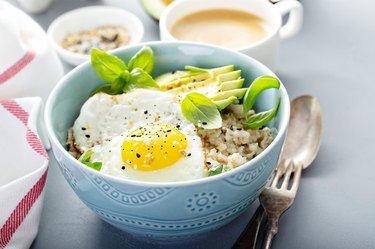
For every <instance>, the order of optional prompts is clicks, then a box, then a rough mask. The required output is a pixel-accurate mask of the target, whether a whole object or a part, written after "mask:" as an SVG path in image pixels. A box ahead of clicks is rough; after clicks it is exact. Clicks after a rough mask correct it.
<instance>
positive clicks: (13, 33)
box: [0, 0, 64, 101]
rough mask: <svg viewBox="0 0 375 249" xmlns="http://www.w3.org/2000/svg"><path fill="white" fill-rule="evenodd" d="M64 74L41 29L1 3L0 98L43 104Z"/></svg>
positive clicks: (26, 16)
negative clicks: (36, 99)
mask: <svg viewBox="0 0 375 249" xmlns="http://www.w3.org/2000/svg"><path fill="white" fill-rule="evenodd" d="M63 73H64V72H63V67H62V63H61V61H60V60H59V58H58V57H57V54H56V52H55V51H54V50H53V48H52V46H51V44H50V41H49V40H48V38H47V35H46V33H45V32H44V30H43V29H42V28H41V27H40V26H39V25H38V24H37V23H36V22H35V21H34V20H33V19H31V18H30V17H29V16H28V15H27V14H25V13H24V12H22V11H21V10H19V9H17V8H15V7H13V6H12V5H10V4H9V3H7V2H5V1H2V0H0V99H4V98H19V97H29V96H39V97H41V98H42V99H43V100H44V101H45V100H46V99H47V97H48V95H49V93H50V91H51V90H52V88H53V86H54V85H56V83H57V82H58V81H59V79H60V78H61V77H62V76H63Z"/></svg>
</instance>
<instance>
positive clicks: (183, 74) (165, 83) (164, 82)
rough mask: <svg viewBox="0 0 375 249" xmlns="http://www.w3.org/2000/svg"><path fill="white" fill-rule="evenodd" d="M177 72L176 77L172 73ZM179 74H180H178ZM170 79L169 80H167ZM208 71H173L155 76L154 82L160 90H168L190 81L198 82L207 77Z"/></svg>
mask: <svg viewBox="0 0 375 249" xmlns="http://www.w3.org/2000/svg"><path fill="white" fill-rule="evenodd" d="M176 74H177V77H174V75H176ZM178 75H180V76H178ZM168 78H169V79H171V80H168ZM209 78H210V75H209V73H206V72H205V73H190V72H189V71H176V72H174V74H173V73H166V74H163V75H160V76H158V77H157V78H155V81H156V83H157V84H158V85H159V86H160V89H161V90H170V89H174V88H176V87H179V86H182V85H185V84H188V83H191V82H200V81H203V80H206V79H209Z"/></svg>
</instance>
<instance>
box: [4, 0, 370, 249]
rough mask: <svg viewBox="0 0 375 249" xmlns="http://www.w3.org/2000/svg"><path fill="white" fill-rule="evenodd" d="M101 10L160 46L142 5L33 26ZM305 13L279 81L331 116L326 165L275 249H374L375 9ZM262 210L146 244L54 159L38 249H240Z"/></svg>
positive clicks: (313, 4)
mask: <svg viewBox="0 0 375 249" xmlns="http://www.w3.org/2000/svg"><path fill="white" fill-rule="evenodd" d="M9 1H10V0H9ZM10 2H11V3H13V4H15V5H16V6H17V3H16V2H15V1H14V0H13V1H10ZM97 4H106V5H113V6H119V7H122V8H124V9H127V10H130V11H132V12H134V13H135V14H137V15H138V16H139V17H140V18H141V19H142V21H143V23H144V25H145V36H144V41H150V40H158V39H159V35H158V32H159V30H158V25H157V23H156V22H154V21H153V20H152V19H151V18H149V17H148V16H147V15H146V14H145V13H144V11H143V10H142V8H141V7H140V5H139V2H138V1H136V0H128V1H121V0H111V1H94V0H59V1H58V0H55V1H54V3H53V4H52V6H51V7H50V8H49V10H48V11H47V12H46V13H44V14H41V15H33V18H34V19H35V20H36V21H37V22H38V23H40V24H41V26H42V27H43V28H45V29H47V27H48V25H49V24H50V23H51V21H52V20H53V19H54V18H56V17H57V16H59V15H60V14H62V13H63V12H65V11H68V10H71V9H74V8H78V7H81V6H87V5H97ZM302 4H303V5H304V8H305V20H304V25H303V30H302V31H301V33H300V34H299V35H298V36H297V37H295V38H293V39H291V40H288V41H285V42H284V43H283V44H282V53H281V62H282V64H281V66H280V67H279V69H278V72H277V74H278V75H279V77H280V78H281V79H282V80H283V82H284V84H285V86H286V88H287V90H288V92H289V94H290V96H291V98H294V97H296V96H299V95H302V94H310V95H314V96H316V97H318V99H319V100H320V102H321V106H322V109H323V112H324V130H323V140H322V146H321V150H320V152H319V154H318V157H317V159H316V160H315V162H314V163H313V164H312V166H311V168H309V169H307V170H306V171H304V172H303V179H302V181H301V186H300V189H299V192H298V196H297V198H296V200H295V203H294V205H293V206H292V207H291V209H289V210H288V211H287V212H286V213H285V215H284V216H282V218H281V222H280V229H279V233H278V235H277V237H276V238H275V241H274V244H273V245H274V247H273V248H290V249H292V248H305V249H309V248H329V249H335V248H340V249H343V248H355V249H362V248H363V249H365V248H366V249H367V248H375V177H374V176H375V165H374V163H373V162H372V161H371V158H372V156H373V155H374V151H375V150H374V146H373V143H374V141H375V132H374V127H375V115H374V111H373V108H374V106H375V97H374V92H375V82H374V80H372V77H370V76H371V73H372V72H374V70H375V62H374V59H375V49H374V44H375V2H374V1H372V0H357V1H350V0H341V1H338V0H314V1H307V0H304V1H302ZM65 69H66V71H69V70H70V69H71V67H69V66H67V65H65ZM50 155H51V157H52V158H53V156H52V154H51V153H50ZM254 209H255V205H253V206H252V207H251V208H250V209H249V210H248V211H247V212H246V213H244V214H243V215H242V216H240V217H239V218H238V219H236V220H235V221H233V222H232V223H230V224H229V225H227V226H225V227H224V228H222V229H220V230H219V231H215V232H212V233H209V234H205V235H203V236H202V237H201V238H197V239H195V240H189V241H182V242H179V243H165V244H158V243H156V242H153V241H145V240H141V239H139V238H136V237H133V236H131V235H129V234H127V233H124V232H122V231H120V230H118V229H116V228H113V227H112V226H110V225H108V224H106V223H105V222H103V221H101V220H100V219H99V218H98V217H97V216H96V215H95V214H94V213H93V212H91V211H90V210H89V209H88V208H86V207H85V206H84V204H83V203H82V202H81V201H80V200H79V199H78V198H77V197H76V196H75V194H74V193H73V191H72V190H71V189H70V187H69V186H68V184H67V183H66V182H65V180H64V179H63V177H62V174H60V171H59V170H58V168H57V164H56V161H55V160H54V159H52V161H51V165H50V171H49V175H48V180H47V187H46V196H45V205H44V209H43V213H42V218H41V224H40V231H39V234H38V236H37V238H36V240H35V242H34V243H33V245H32V247H31V248H33V249H44V248H45V249H50V248H53V249H59V248H74V249H86V248H90V249H113V248H176V247H179V248H231V246H232V245H233V243H234V241H235V240H236V238H237V237H238V235H239V234H240V232H241V230H242V229H243V227H244V226H245V224H246V222H247V221H248V220H249V219H250V217H251V215H252V212H253V211H254Z"/></svg>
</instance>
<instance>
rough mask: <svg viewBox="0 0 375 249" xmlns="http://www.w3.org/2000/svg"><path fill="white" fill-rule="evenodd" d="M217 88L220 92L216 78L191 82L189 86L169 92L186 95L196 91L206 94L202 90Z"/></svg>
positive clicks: (185, 85)
mask: <svg viewBox="0 0 375 249" xmlns="http://www.w3.org/2000/svg"><path fill="white" fill-rule="evenodd" d="M215 86H216V89H217V90H220V89H219V87H217V83H216V80H215V79H214V78H209V79H206V80H203V81H198V82H189V83H187V84H183V85H181V86H179V87H175V88H172V89H170V90H168V92H170V93H174V94H178V93H184V92H189V91H194V90H196V91H197V92H200V93H202V94H204V93H203V92H202V91H200V88H201V89H203V88H206V89H207V88H210V87H212V88H215Z"/></svg>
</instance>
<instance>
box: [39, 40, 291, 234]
mask: <svg viewBox="0 0 375 249" xmlns="http://www.w3.org/2000/svg"><path fill="white" fill-rule="evenodd" d="M145 45H148V46H150V47H151V48H152V49H153V51H154V55H155V69H154V72H153V74H154V75H155V76H156V75H159V74H161V73H165V72H170V71H173V70H177V69H183V68H184V66H185V65H194V66H199V67H218V66H223V65H228V64H234V65H235V68H237V69H241V70H242V76H243V77H244V78H245V79H246V84H250V83H251V82H252V80H253V79H255V78H256V77H258V76H260V75H274V74H273V73H272V72H271V71H270V70H269V69H268V68H266V67H265V66H264V65H262V64H261V63H259V62H257V61H256V60H254V59H252V58H250V57H248V56H245V55H243V54H240V53H237V52H234V51H231V50H227V49H223V48H219V47H214V46H209V45H202V44H198V43H182V42H152V43H147V44H145ZM142 46H143V45H142V44H141V45H137V46H131V47H127V48H121V49H118V50H116V51H115V52H114V54H116V55H117V56H119V57H120V58H121V59H123V60H125V61H128V60H129V59H130V58H131V56H133V55H134V54H135V53H136V52H137V51H138V50H139V49H141V47H142ZM100 83H102V80H101V79H100V78H99V77H98V76H97V75H96V73H95V71H94V70H93V69H92V68H91V64H90V62H86V63H84V64H82V65H80V66H78V67H77V68H75V69H74V70H72V71H71V72H70V73H68V74H67V75H66V76H65V77H64V78H63V79H62V80H61V81H60V82H59V83H58V84H57V85H56V87H55V88H54V89H53V91H52V93H51V95H50V97H49V99H48V101H47V104H46V112H45V118H46V125H47V130H48V135H49V138H50V140H51V143H52V149H53V153H54V155H55V157H56V160H57V161H58V163H59V166H60V169H61V172H62V173H63V175H64V177H65V179H66V180H67V181H68V183H69V184H70V186H71V187H72V189H73V190H74V192H75V193H76V194H77V195H78V197H79V198H80V199H81V200H82V201H83V202H84V203H85V204H86V205H87V206H88V207H89V208H90V209H92V210H93V211H94V212H95V213H96V214H98V215H99V216H100V217H101V218H102V219H103V220H105V221H107V222H108V223H110V224H112V225H114V226H116V227H118V228H120V229H122V230H125V231H128V232H131V233H135V234H139V235H143V236H149V237H154V238H168V239H171V238H179V237H184V236H192V235H196V234H199V233H203V232H206V231H210V230H214V229H217V228H218V227H220V226H223V225H225V224H226V223H228V222H230V221H231V220H233V219H234V218H236V217H237V216H239V215H240V214H241V213H242V212H243V211H245V210H246V208H247V207H248V206H249V205H250V204H251V203H252V202H253V201H254V200H255V199H256V198H257V197H258V195H259V193H260V192H261V190H262V188H263V187H264V186H265V184H266V182H267V179H269V177H270V175H271V174H272V172H273V170H274V169H275V167H276V163H277V160H278V158H279V155H280V150H281V147H282V145H283V142H284V139H285V133H286V129H287V125H288V121H289V108H290V107H289V98H288V95H287V92H286V90H285V88H284V86H283V85H281V87H280V94H281V104H280V108H279V111H278V115H277V117H276V118H275V119H274V120H273V121H272V122H271V123H270V124H269V126H270V127H274V128H276V129H277V133H276V134H275V139H274V141H273V142H272V143H271V145H270V146H269V147H268V148H267V149H266V150H265V151H263V152H262V153H261V154H260V155H258V156H257V157H256V158H254V159H253V160H251V161H250V162H248V163H246V164H244V165H242V166H240V167H238V168H236V169H234V170H231V171H229V172H226V173H223V174H220V175H217V176H212V177H208V178H203V179H199V180H192V181H186V182H178V183H147V182H139V181H131V180H125V179H121V178H117V177H113V176H109V175H105V174H103V173H101V172H98V171H95V170H93V169H91V168H89V167H87V166H85V165H83V164H81V163H80V162H79V161H77V160H76V159H75V158H74V157H72V156H71V155H70V154H69V153H68V152H67V150H66V146H65V142H66V139H67V131H68V129H69V128H70V127H72V125H73V122H74V120H75V119H76V118H77V116H78V114H79V111H80V108H81V106H82V104H83V103H84V102H85V101H86V100H87V98H88V96H89V93H90V92H91V91H92V90H93V89H94V88H95V87H96V86H97V85H99V84H100ZM278 96H279V93H278V91H277V90H274V89H270V90H267V91H266V92H263V93H262V94H261V95H260V96H259V97H258V99H257V102H256V104H255V109H256V110H257V111H263V110H266V109H271V108H272V107H273V106H274V105H275V103H276V100H277V98H278Z"/></svg>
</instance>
